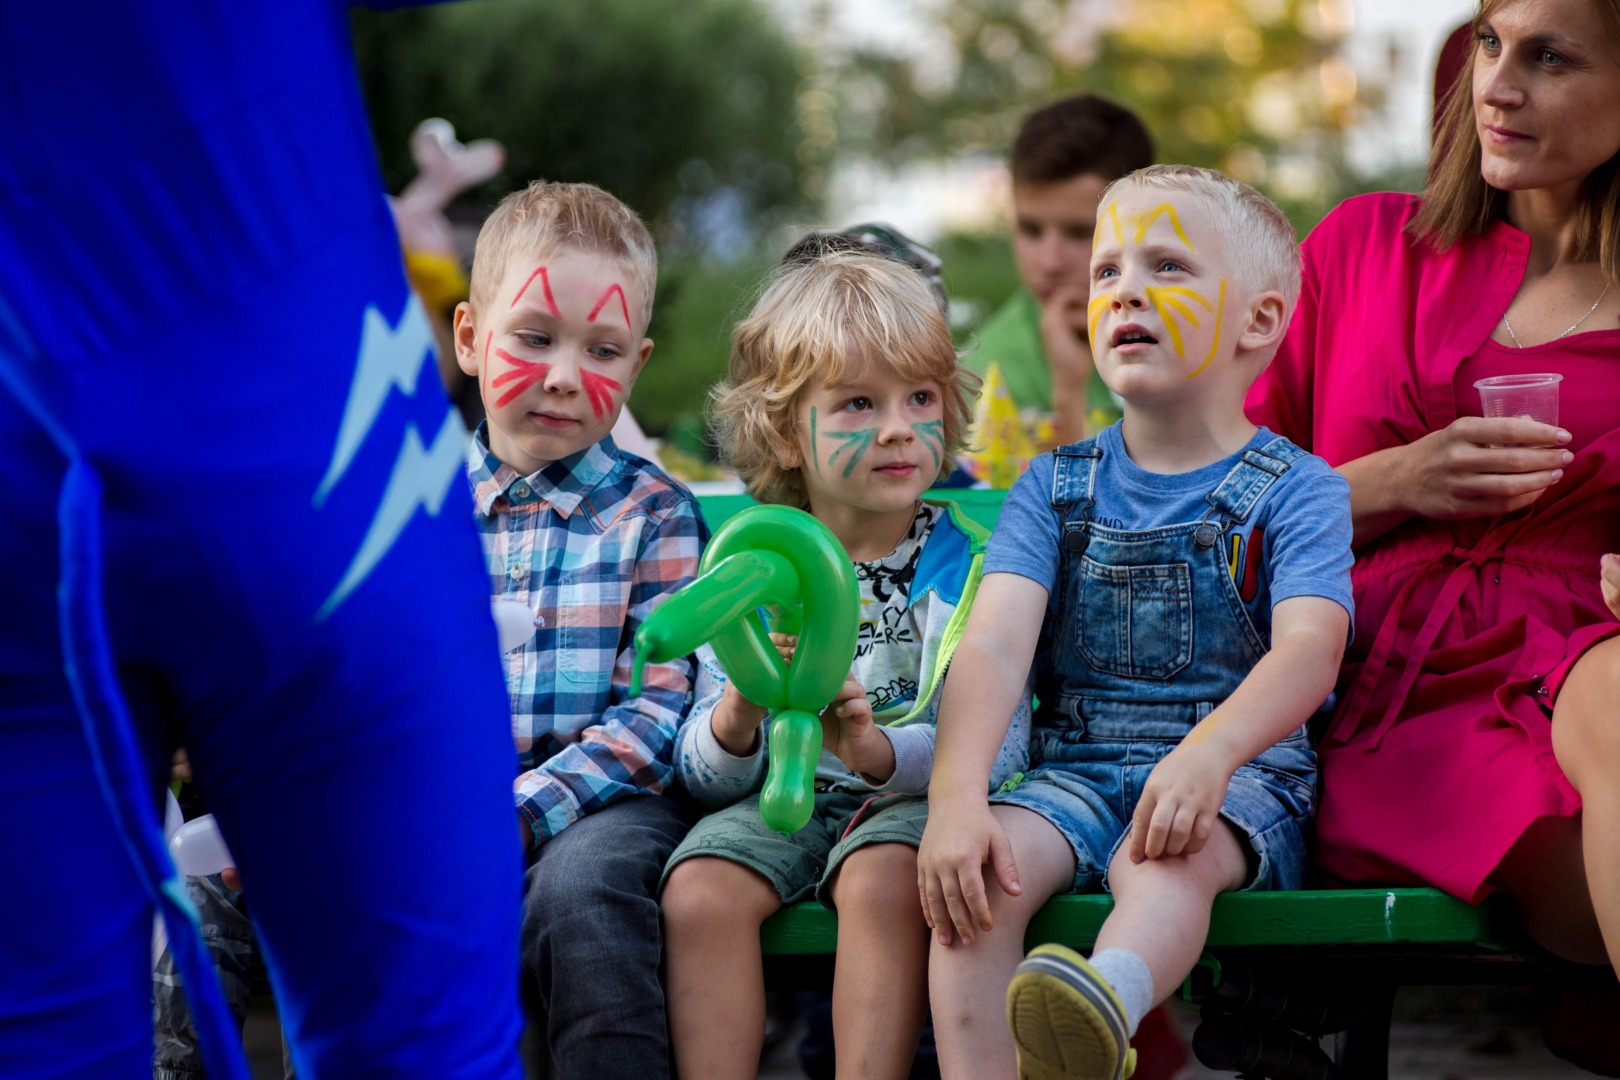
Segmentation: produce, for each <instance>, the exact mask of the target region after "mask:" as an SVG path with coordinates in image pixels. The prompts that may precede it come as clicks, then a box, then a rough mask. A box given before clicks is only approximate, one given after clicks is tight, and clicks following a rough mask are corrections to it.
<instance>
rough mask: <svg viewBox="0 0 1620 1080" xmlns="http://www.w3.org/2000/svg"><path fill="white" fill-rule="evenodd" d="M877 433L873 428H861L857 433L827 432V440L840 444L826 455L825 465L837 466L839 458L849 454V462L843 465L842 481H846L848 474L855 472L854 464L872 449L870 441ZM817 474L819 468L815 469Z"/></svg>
mask: <svg viewBox="0 0 1620 1080" xmlns="http://www.w3.org/2000/svg"><path fill="white" fill-rule="evenodd" d="M877 433H878V429H877V428H875V427H869V428H861V429H860V430H859V431H829V432H827V438H829V439H837V440H838V442H839V443H840V444H841V445H840V446H839V447H838V449H836V450H834V451H833V452H832V453H830V454H828V455H827V464H828V465H829V466H831V465H836V464H838V459H839V457H841V456H842V455H844V454H845V453H847V454H849V460H848V461H847V462H845V463H844V473H843V476H844V479H845V480H848V479H849V474H850V473H852V472H854V471H855V466H856V464H858V463H859V462H860V460H861V458H863V457H865V456H866V452H867V451H868V450H870V449H871V448H872V440H873V439H875V438H877ZM817 472H818V473H819V472H820V468H819V466H818V468H817Z"/></svg>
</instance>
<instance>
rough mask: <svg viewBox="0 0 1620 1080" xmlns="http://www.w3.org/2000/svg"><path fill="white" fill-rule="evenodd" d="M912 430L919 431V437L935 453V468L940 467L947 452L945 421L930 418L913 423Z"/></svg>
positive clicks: (931, 452)
mask: <svg viewBox="0 0 1620 1080" xmlns="http://www.w3.org/2000/svg"><path fill="white" fill-rule="evenodd" d="M911 430H912V431H914V432H916V433H917V438H919V439H921V440H922V444H923V445H924V446H926V447H928V452H929V453H930V454H933V455H934V468H936V469H937V468H939V465H940V462H941V461H942V460H944V454H945V421H943V420H928V421H924V422H922V423H917V424H912V425H911Z"/></svg>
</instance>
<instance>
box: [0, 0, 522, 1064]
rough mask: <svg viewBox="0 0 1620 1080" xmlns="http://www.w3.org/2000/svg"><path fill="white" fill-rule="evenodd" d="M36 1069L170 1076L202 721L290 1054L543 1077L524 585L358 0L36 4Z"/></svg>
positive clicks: (31, 718) (7, 371) (18, 672)
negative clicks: (435, 325)
mask: <svg viewBox="0 0 1620 1080" xmlns="http://www.w3.org/2000/svg"><path fill="white" fill-rule="evenodd" d="M0 116H4V117H5V118H6V119H5V122H4V123H3V124H0V856H3V858H4V859H5V861H6V865H5V872H4V878H5V881H6V886H5V888H3V889H0V1075H3V1076H5V1077H8V1078H25V1077H36V1076H44V1075H49V1076H51V1077H94V1078H96V1080H107V1078H113V1080H117V1078H125V1077H128V1078H133V1077H138V1076H141V1077H144V1076H150V1075H151V1058H152V1045H153V1044H152V996H151V995H152V990H151V986H152V982H151V953H150V949H151V937H152V911H153V907H154V904H156V905H157V907H158V909H159V910H160V911H162V913H163V914H164V916H165V919H166V920H167V923H168V926H169V931H170V938H171V940H172V941H173V942H174V943H175V944H174V948H175V951H176V959H177V962H178V963H179V965H180V968H181V971H182V974H183V976H184V977H185V978H186V982H187V986H188V988H189V989H190V990H191V992H192V998H193V1001H192V1004H193V1009H194V1012H195V1014H196V1020H197V1026H198V1030H199V1035H200V1036H201V1038H202V1041H203V1045H204V1050H205V1053H207V1054H208V1060H209V1066H210V1075H212V1076H213V1077H215V1080H234V1078H237V1077H245V1076H246V1072H245V1069H244V1068H243V1067H242V1064H241V1061H240V1051H239V1050H233V1048H231V1047H230V1045H229V1044H230V1042H231V1041H232V1040H234V1037H235V1036H234V1030H233V1025H232V1024H231V1021H230V1017H229V1014H228V1013H226V1012H225V1011H224V1010H223V1008H222V1006H221V1004H220V999H219V994H218V988H217V985H215V984H214V982H213V978H212V975H211V973H210V972H209V971H208V966H207V957H206V954H204V953H203V952H202V950H201V948H200V945H199V943H198V939H197V936H196V933H195V930H194V929H193V928H192V927H191V925H190V924H189V923H188V921H187V906H188V904H187V900H186V897H185V890H184V888H183V887H182V885H181V883H180V882H179V880H178V879H177V878H176V877H175V873H174V869H173V867H172V866H171V865H170V864H169V860H168V857H167V855H166V853H165V852H164V850H163V847H162V840H161V834H160V832H159V828H158V814H157V810H156V807H157V805H158V803H157V801H156V793H158V792H159V791H160V790H161V788H160V785H161V783H162V781H163V780H165V779H166V778H167V770H168V760H169V753H170V751H171V749H172V748H173V747H176V746H183V747H185V748H186V750H187V751H188V753H189V755H190V759H191V762H192V766H193V769H194V771H195V773H196V780H197V786H198V788H199V790H200V791H201V792H202V794H203V796H204V797H205V799H206V800H207V801H208V803H209V806H210V808H211V809H212V810H213V811H214V813H215V814H216V816H217V817H218V819H219V821H220V824H221V826H222V828H223V830H224V832H225V834H226V836H227V837H228V839H229V842H230V846H231V849H232V851H233V852H234V854H235V855H236V856H237V858H238V860H239V862H240V865H241V871H242V877H243V880H244V882H245V885H246V890H247V894H248V896H249V898H250V902H251V905H252V912H253V916H254V920H255V922H256V924H257V926H258V929H259V931H260V937H261V941H262V943H263V946H264V952H265V955H266V959H267V966H268V968H269V971H270V975H271V979H272V982H273V984H274V988H275V993H276V997H277V999H278V1001H279V1003H280V1006H281V1016H282V1021H283V1024H284V1026H285V1028H286V1030H287V1034H288V1038H289V1041H290V1044H291V1048H292V1059H293V1064H294V1066H295V1067H296V1069H297V1071H298V1074H299V1076H301V1077H304V1078H305V1080H319V1078H321V1077H344V1078H371V1077H407V1076H408V1077H434V1078H435V1080H438V1078H446V1077H464V1078H479V1080H484V1078H499V1080H517V1078H518V1077H520V1075H521V1072H520V1070H519V1068H518V1064H517V1060H516V1054H515V1047H516V1041H517V1035H518V1029H519V1013H518V1004H517V978H516V976H517V962H518V954H517V942H518V917H519V900H520V897H521V895H522V893H521V891H520V890H521V878H520V874H521V861H520V856H519V850H518V831H517V816H516V813H515V811H514V809H513V803H512V793H511V784H512V774H513V762H514V757H513V746H512V742H511V737H510V733H509V718H508V711H507V703H506V698H505V692H504V689H503V686H502V680H501V674H500V668H499V663H498V655H497V649H496V642H495V634H494V631H493V629H492V626H491V623H490V619H489V609H488V582H487V579H486V575H485V571H484V567H483V560H482V558H481V556H480V552H479V545H478V539H477V537H476V535H475V533H474V531H473V529H472V527H471V525H470V524H469V523H470V521H471V520H472V515H471V513H470V511H471V506H470V503H469V497H468V494H467V490H466V484H465V483H464V482H463V481H462V479H461V476H462V470H463V467H464V458H463V455H464V452H465V448H466V445H467V442H466V433H465V431H464V430H463V429H462V427H461V424H460V421H459V419H458V418H457V417H456V414H455V413H454V412H453V410H452V409H451V408H450V407H449V406H448V405H447V404H446V402H445V399H444V395H443V394H442V392H441V391H440V389H439V386H438V382H437V376H436V371H435V365H434V363H433V354H432V344H431V334H430V329H429V326H428V323H427V321H426V318H425V316H424V314H423V312H422V309H421V307H420V305H419V304H417V303H416V302H415V301H414V300H412V299H411V298H410V295H409V293H408V291H407V288H406V285H405V281H404V276H403V272H402V268H401V259H400V252H399V246H398V242H397V240H396V238H395V235H394V231H393V224H392V221H391V220H390V217H389V212H388V208H387V205H386V203H385V201H384V198H383V188H382V180H381V176H380V175H379V173H378V170H377V167H376V163H375V160H374V158H373V153H372V149H371V143H370V136H369V132H368V129H367V123H366V115H365V111H364V108H363V106H362V103H361V100H360V96H359V92H358V86H357V80H356V77H355V70H354V62H353V55H352V47H351V42H350V35H349V24H348V12H347V10H346V8H345V6H344V5H343V4H341V3H338V2H336V0H284V2H278V3H274V4H240V3H236V2H234V0H218V2H215V3H210V4H195V3H193V4H183V5H180V4H170V3H167V2H164V0H144V2H143V0H127V2H122V3H116V4H100V5H94V6H92V7H84V6H80V5H73V4H37V3H36V4H26V5H7V6H6V7H5V8H3V9H0Z"/></svg>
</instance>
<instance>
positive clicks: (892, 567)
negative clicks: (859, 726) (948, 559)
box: [851, 503, 944, 714]
mask: <svg viewBox="0 0 1620 1080" xmlns="http://www.w3.org/2000/svg"><path fill="white" fill-rule="evenodd" d="M942 513H944V511H943V510H941V509H940V508H939V507H937V506H930V505H929V504H928V503H921V504H919V506H918V508H917V516H916V517H914V518H912V519H911V528H910V530H909V531H908V532H907V533H906V536H905V539H904V540H901V541H900V543H899V544H898V545H897V546H896V547H895V549H894V550H893V551H891V552H889V554H887V555H885V556H884V557H883V558H881V559H877V560H874V561H873V562H858V563H856V564H855V581H856V583H857V584H858V585H859V586H860V590H861V628H860V633H859V634H858V636H857V637H856V639H855V663H854V665H853V666H852V668H851V670H852V671H853V672H854V673H855V677H856V678H857V679H859V680H860V681H861V685H862V686H864V687H866V699H867V700H868V701H870V702H871V703H872V712H873V713H874V714H881V713H883V712H885V711H887V710H890V709H894V708H897V707H898V706H901V705H909V704H910V703H911V702H913V701H915V700H916V698H917V677H918V675H919V674H920V673H921V672H920V669H921V667H922V659H923V640H922V639H923V625H924V620H925V618H926V615H925V613H924V612H922V611H914V610H912V607H911V585H912V582H913V581H915V580H916V577H917V562H918V560H919V559H921V558H922V551H923V545H924V544H926V543H927V542H928V534H929V533H931V532H933V531H934V523H935V522H937V521H938V520H939V517H940V515H941V514H942Z"/></svg>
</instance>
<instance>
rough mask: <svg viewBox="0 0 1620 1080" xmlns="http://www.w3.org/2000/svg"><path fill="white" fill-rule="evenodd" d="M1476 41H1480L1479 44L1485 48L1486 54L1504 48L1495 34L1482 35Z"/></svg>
mask: <svg viewBox="0 0 1620 1080" xmlns="http://www.w3.org/2000/svg"><path fill="white" fill-rule="evenodd" d="M1476 40H1478V41H1479V43H1480V44H1481V45H1482V46H1484V47H1485V51H1486V52H1495V51H1496V50H1497V49H1500V48H1501V47H1502V43H1501V42H1500V41H1498V40H1497V37H1496V35H1495V34H1484V33H1482V34H1479V35H1478V36H1477V38H1476Z"/></svg>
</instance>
